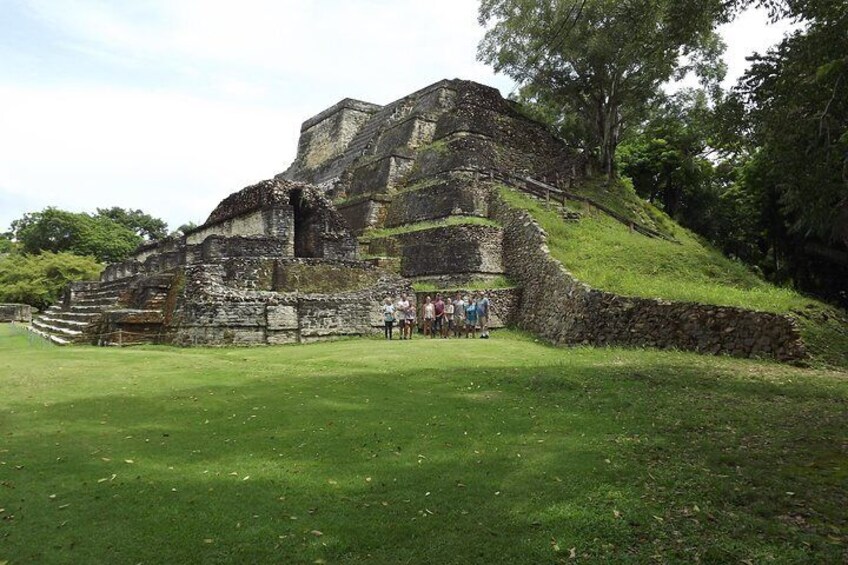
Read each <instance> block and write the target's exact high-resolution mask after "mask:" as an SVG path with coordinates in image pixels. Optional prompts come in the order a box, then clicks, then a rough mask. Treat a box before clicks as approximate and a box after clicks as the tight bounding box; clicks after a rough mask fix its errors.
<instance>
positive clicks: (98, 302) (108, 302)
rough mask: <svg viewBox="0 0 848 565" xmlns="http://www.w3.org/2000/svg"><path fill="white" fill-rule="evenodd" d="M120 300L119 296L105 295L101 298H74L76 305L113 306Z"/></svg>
mask: <svg viewBox="0 0 848 565" xmlns="http://www.w3.org/2000/svg"><path fill="white" fill-rule="evenodd" d="M116 302H118V297H117V296H103V297H100V298H80V299H79V300H74V301H73V305H74V306H112V305H114V304H115V303H116Z"/></svg>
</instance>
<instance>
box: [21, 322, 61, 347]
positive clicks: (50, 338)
mask: <svg viewBox="0 0 848 565" xmlns="http://www.w3.org/2000/svg"><path fill="white" fill-rule="evenodd" d="M27 329H29V331H31V332H32V333H34V334H35V335H37V336H39V337H43V338H44V339H46V340H48V341H50V342H52V343H54V344H56V345H68V344H69V343H71V340H68V339H65V338H62V337H59V336H55V335H52V334H50V333H47V332H43V331H41V330H39V329H37V328H35V327H33V326H28V327H27Z"/></svg>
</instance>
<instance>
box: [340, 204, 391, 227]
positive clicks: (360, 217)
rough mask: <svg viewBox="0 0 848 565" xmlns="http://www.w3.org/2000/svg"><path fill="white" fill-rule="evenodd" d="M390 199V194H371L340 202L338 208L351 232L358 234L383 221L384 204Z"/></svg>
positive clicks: (384, 213)
mask: <svg viewBox="0 0 848 565" xmlns="http://www.w3.org/2000/svg"><path fill="white" fill-rule="evenodd" d="M391 200H392V198H391V197H390V196H386V195H373V196H369V197H367V198H360V199H355V200H351V201H350V202H346V203H343V204H340V205H339V206H338V209H339V213H341V215H342V217H343V218H344V219H345V221H346V222H347V225H348V227H349V228H350V230H351V232H353V233H354V234H360V233H362V232H363V231H365V230H366V229H368V228H373V227H376V226H378V225H380V224H381V223H383V218H384V217H385V215H386V206H387V204H388V203H389V202H391Z"/></svg>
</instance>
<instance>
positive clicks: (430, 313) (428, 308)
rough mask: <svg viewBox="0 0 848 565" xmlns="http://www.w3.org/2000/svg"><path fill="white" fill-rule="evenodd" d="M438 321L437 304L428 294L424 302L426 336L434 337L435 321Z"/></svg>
mask: <svg viewBox="0 0 848 565" xmlns="http://www.w3.org/2000/svg"><path fill="white" fill-rule="evenodd" d="M435 321H436V306H435V305H434V304H433V300H432V299H431V298H430V297H429V296H428V297H427V300H426V301H425V302H424V337H427V336H430V337H433V323H434V322H435Z"/></svg>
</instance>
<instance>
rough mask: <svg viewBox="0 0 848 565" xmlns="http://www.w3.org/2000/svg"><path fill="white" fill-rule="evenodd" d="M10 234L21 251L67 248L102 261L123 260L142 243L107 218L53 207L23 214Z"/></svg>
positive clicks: (38, 251)
mask: <svg viewBox="0 0 848 565" xmlns="http://www.w3.org/2000/svg"><path fill="white" fill-rule="evenodd" d="M12 233H13V234H14V237H15V239H16V240H17V241H18V242H20V244H21V247H22V250H23V251H24V252H25V253H41V252H44V251H52V252H54V253H58V252H63V251H68V252H71V253H75V254H77V255H89V256H92V257H95V258H96V259H98V260H99V261H105V262H115V261H121V260H122V259H125V258H126V257H127V256H128V255H129V254H130V253H132V251H133V250H134V249H135V248H136V247H137V246H138V245H139V244H140V243H141V242H142V238H141V237H140V236H138V235H136V234H135V233H133V232H132V231H130V229H128V228H126V227H124V226H122V225H120V224H118V223H116V222H114V221H112V220H110V219H109V218H106V217H102V216H90V215H88V214H83V213H75V212H68V211H65V210H59V209H57V208H46V209H44V210H42V211H41V212H33V213H28V214H24V216H23V217H22V218H20V219H18V220H15V221H14V222H12Z"/></svg>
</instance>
